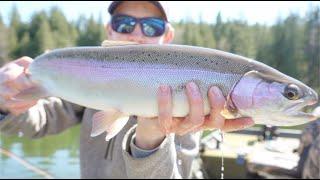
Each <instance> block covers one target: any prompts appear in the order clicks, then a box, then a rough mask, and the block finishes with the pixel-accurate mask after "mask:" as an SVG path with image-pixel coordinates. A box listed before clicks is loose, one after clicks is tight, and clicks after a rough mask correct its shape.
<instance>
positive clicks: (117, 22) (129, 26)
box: [111, 16, 136, 33]
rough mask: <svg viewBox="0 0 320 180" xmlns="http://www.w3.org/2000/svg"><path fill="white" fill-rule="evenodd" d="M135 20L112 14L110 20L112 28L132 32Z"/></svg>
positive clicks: (122, 31)
mask: <svg viewBox="0 0 320 180" xmlns="http://www.w3.org/2000/svg"><path fill="white" fill-rule="evenodd" d="M135 25H136V21H135V19H134V18H132V17H128V16H114V17H112V20H111V26H112V29H113V30H114V31H116V32H118V33H132V31H133V30H134V27H135Z"/></svg>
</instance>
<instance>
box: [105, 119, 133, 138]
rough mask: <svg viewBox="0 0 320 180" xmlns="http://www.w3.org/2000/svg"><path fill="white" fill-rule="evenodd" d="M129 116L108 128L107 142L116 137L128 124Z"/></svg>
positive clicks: (117, 120)
mask: <svg viewBox="0 0 320 180" xmlns="http://www.w3.org/2000/svg"><path fill="white" fill-rule="evenodd" d="M128 120H129V116H120V117H119V118H118V119H116V121H114V123H113V124H112V125H111V126H110V127H108V129H107V136H106V141H109V140H110V139H111V138H113V137H114V136H115V135H117V134H118V133H119V132H120V131H121V129H122V128H123V127H124V126H125V125H126V124H127V122H128Z"/></svg>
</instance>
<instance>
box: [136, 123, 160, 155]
mask: <svg viewBox="0 0 320 180" xmlns="http://www.w3.org/2000/svg"><path fill="white" fill-rule="evenodd" d="M145 121H152V120H143V121H139V120H138V125H137V128H136V137H135V145H136V146H137V147H139V148H141V149H145V150H152V149H155V148H156V147H159V146H160V144H161V143H162V142H163V140H164V139H165V138H166V135H165V134H164V133H163V132H161V130H160V129H159V128H158V127H157V126H150V124H149V125H148V123H147V124H146V123H143V122H145Z"/></svg>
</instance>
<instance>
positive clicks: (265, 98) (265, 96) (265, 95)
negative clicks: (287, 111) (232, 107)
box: [253, 83, 281, 108]
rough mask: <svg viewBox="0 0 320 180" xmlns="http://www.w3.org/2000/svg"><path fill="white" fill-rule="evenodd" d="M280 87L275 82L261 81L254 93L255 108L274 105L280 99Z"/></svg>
mask: <svg viewBox="0 0 320 180" xmlns="http://www.w3.org/2000/svg"><path fill="white" fill-rule="evenodd" d="M280 96H281V94H280V93H279V89H278V87H276V86H273V84H269V83H261V84H259V86H258V87H257V88H256V89H255V91H254V94H253V106H254V107H255V108H263V107H266V108H267V107H274V106H275V105H276V104H277V103H279V101H280Z"/></svg>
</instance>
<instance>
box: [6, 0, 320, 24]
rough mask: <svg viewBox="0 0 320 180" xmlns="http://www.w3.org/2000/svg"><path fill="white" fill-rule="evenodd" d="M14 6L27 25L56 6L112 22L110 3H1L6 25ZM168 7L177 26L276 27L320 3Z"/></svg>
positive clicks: (175, 3) (171, 4) (72, 16)
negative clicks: (229, 23) (239, 22)
mask: <svg viewBox="0 0 320 180" xmlns="http://www.w3.org/2000/svg"><path fill="white" fill-rule="evenodd" d="M13 4H16V6H17V8H18V10H19V13H20V15H21V18H22V21H24V22H29V20H30V17H31V16H32V14H33V13H35V12H37V11H40V10H45V11H48V10H49V9H50V7H52V6H58V7H60V9H61V10H62V11H63V12H64V14H65V15H66V17H67V19H68V20H70V21H72V20H77V19H78V17H79V16H80V15H81V14H83V15H85V16H86V17H90V16H91V15H93V17H94V18H95V19H98V17H99V15H101V17H102V20H103V22H104V23H106V22H107V21H108V20H109V16H108V13H107V8H108V5H109V4H110V2H109V1H79V2H76V1H42V2H39V1H34V2H32V1H5V2H4V1H1V2H0V14H1V15H2V18H3V21H4V22H5V23H6V24H8V21H9V12H10V10H11V8H12V6H13ZM164 4H165V6H166V7H167V9H168V12H169V20H170V21H173V22H179V21H180V20H186V19H190V20H194V21H198V20H199V17H202V19H203V21H205V22H211V23H214V21H215V18H216V16H217V13H218V12H221V14H222V19H223V21H226V20H232V19H245V20H247V22H248V23H249V24H255V23H260V24H267V25H272V24H273V23H275V22H276V20H277V18H278V17H280V16H281V17H286V16H287V15H288V14H290V13H291V12H294V13H298V14H299V15H300V16H301V17H304V16H305V13H306V11H307V10H308V9H309V8H310V6H311V5H313V6H314V5H317V6H320V1H291V2H288V1H277V2H270V1H259V2H258V1H243V2H241V1H186V2H183V3H182V2H181V1H166V2H164Z"/></svg>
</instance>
